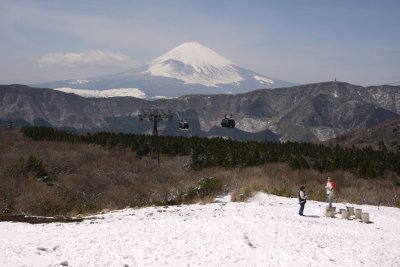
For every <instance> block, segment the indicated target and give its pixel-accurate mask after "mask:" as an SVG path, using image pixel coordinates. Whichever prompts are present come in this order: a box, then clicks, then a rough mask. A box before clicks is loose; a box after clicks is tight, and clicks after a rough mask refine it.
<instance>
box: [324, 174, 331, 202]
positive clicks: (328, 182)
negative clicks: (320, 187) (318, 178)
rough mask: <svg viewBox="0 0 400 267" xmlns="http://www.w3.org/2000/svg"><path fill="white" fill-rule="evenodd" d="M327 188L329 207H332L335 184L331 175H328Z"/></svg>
mask: <svg viewBox="0 0 400 267" xmlns="http://www.w3.org/2000/svg"><path fill="white" fill-rule="evenodd" d="M325 189H326V194H327V195H328V203H329V204H328V207H329V208H332V198H333V185H332V182H331V178H330V177H328V179H327V180H326V185H325Z"/></svg>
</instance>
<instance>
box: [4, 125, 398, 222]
mask: <svg viewBox="0 0 400 267" xmlns="http://www.w3.org/2000/svg"><path fill="white" fill-rule="evenodd" d="M30 155H32V156H34V157H35V158H37V159H40V160H42V161H43V166H44V168H45V169H46V171H47V172H48V173H49V174H51V175H52V176H54V177H55V180H54V181H53V182H52V183H51V184H49V183H45V182H43V181H41V180H40V179H39V180H38V177H36V176H35V175H36V174H35V173H34V172H32V171H28V172H27V171H26V170H25V169H24V166H25V164H26V160H27V158H28V157H29V156H30ZM0 162H1V164H0V214H21V213H25V214H33V215H76V214H87V213H92V212H99V211H101V210H104V209H109V210H112V209H121V208H125V207H127V206H130V207H139V206H148V205H165V204H168V203H180V202H181V201H182V194H183V193H184V192H186V190H187V189H188V188H189V187H195V186H196V185H197V183H198V181H199V180H200V179H201V178H205V177H216V178H218V179H219V180H221V181H222V183H223V187H222V191H223V192H224V193H231V196H232V199H233V200H234V201H244V200H246V199H247V198H249V197H251V196H253V195H254V193H255V192H259V191H263V192H268V193H273V194H277V195H282V196H290V197H297V193H298V190H299V187H300V185H301V184H304V185H306V190H307V193H308V195H309V198H310V199H313V200H320V201H326V192H325V189H324V184H325V178H326V176H327V175H330V176H331V177H333V178H334V180H335V183H336V184H337V190H336V196H335V197H336V199H337V201H338V202H351V203H356V204H374V205H386V206H397V207H400V200H399V197H398V196H399V188H400V178H399V177H398V176H397V175H394V174H388V177H387V179H369V180H364V179H360V178H357V177H355V176H354V175H352V174H349V173H347V172H341V171H337V172H334V173H324V174H321V173H318V172H316V171H313V170H305V171H293V170H291V169H290V168H289V167H288V166H287V165H286V164H266V165H264V166H257V167H247V168H243V167H237V168H229V169H227V168H222V167H214V168H207V169H202V170H199V171H192V170H190V169H189V168H188V166H190V158H189V157H167V156H161V160H160V162H161V164H160V166H158V164H157V161H156V160H153V159H151V158H149V157H144V158H143V159H138V158H137V157H136V155H135V154H134V153H132V152H131V151H130V150H128V149H117V148H115V149H112V150H109V149H105V148H102V147H100V146H97V145H91V144H70V143H62V142H48V141H43V142H42V141H41V142H33V141H31V140H29V139H26V138H24V137H22V135H21V134H19V133H18V132H4V131H1V130H0ZM213 197H214V196H208V197H207V196H205V197H203V198H199V197H194V198H193V199H191V202H199V201H202V202H209V201H212V200H213Z"/></svg>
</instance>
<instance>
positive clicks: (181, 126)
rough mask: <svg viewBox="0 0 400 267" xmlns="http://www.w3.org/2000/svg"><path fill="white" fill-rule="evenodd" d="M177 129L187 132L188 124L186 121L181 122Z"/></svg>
mask: <svg viewBox="0 0 400 267" xmlns="http://www.w3.org/2000/svg"><path fill="white" fill-rule="evenodd" d="M179 129H181V130H188V129H189V123H188V122H187V120H181V121H180V122H179Z"/></svg>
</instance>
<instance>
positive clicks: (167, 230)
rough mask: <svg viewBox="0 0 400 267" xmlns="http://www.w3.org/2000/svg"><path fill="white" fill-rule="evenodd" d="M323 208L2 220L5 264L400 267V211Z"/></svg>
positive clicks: (284, 202)
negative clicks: (352, 215)
mask: <svg viewBox="0 0 400 267" xmlns="http://www.w3.org/2000/svg"><path fill="white" fill-rule="evenodd" d="M325 205H326V204H325V203H321V202H315V201H308V202H307V204H306V208H305V214H306V215H307V216H305V217H300V216H298V215H297V213H298V208H299V205H298V200H297V199H290V198H283V197H277V196H273V195H267V194H262V193H259V194H257V195H256V196H255V197H254V198H253V199H251V200H249V201H247V202H242V203H233V202H229V200H228V198H221V199H217V201H216V203H213V204H206V205H200V204H197V205H187V206H170V207H149V208H141V209H125V210H120V211H113V212H109V213H105V214H101V215H97V216H95V217H96V219H88V220H85V221H83V222H80V223H51V224H37V225H31V224H26V223H12V222H0V266H62V265H64V266H400V227H399V221H400V209H398V208H389V207H379V208H378V207H375V206H356V205H352V206H354V207H356V208H362V209H363V212H369V213H370V219H371V221H372V223H369V224H365V223H362V222H359V221H358V220H355V219H353V220H343V219H340V216H339V215H336V218H326V217H324V215H323V211H324V206H325ZM345 206H346V205H345V204H339V203H338V204H336V207H337V208H338V209H339V208H344V207H345Z"/></svg>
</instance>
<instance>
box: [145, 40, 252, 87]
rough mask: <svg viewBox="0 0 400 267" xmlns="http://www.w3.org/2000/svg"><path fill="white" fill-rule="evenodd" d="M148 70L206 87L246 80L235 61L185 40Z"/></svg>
mask: <svg viewBox="0 0 400 267" xmlns="http://www.w3.org/2000/svg"><path fill="white" fill-rule="evenodd" d="M146 73H148V74H150V75H152V76H161V77H167V78H176V79H179V80H183V81H184V82H185V83H187V84H202V85H205V86H217V85H218V84H234V83H238V82H240V81H242V80H243V79H244V78H243V77H242V76H241V75H240V73H239V69H238V67H237V66H236V65H235V64H233V63H232V62H231V61H229V60H228V59H226V58H224V57H223V56H221V55H219V54H218V53H216V52H214V51H213V50H211V49H209V48H207V47H205V46H204V45H202V44H200V43H196V42H188V43H183V44H181V45H180V46H178V47H176V48H174V49H172V50H171V51H169V52H167V53H165V54H164V55H162V56H160V57H158V58H156V59H155V60H153V61H152V62H151V63H150V65H149V67H148V69H147V70H146Z"/></svg>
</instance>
